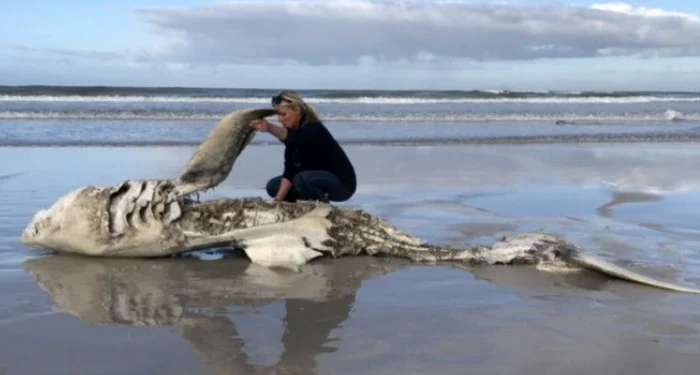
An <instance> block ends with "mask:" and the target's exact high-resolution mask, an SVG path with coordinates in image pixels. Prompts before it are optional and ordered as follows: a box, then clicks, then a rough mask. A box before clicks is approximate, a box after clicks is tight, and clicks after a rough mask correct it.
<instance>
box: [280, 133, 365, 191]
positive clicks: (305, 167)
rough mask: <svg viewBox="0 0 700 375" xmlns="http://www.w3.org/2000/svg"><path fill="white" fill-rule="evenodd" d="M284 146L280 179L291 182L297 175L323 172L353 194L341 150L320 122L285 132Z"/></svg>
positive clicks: (351, 177) (351, 170)
mask: <svg viewBox="0 0 700 375" xmlns="http://www.w3.org/2000/svg"><path fill="white" fill-rule="evenodd" d="M284 145H285V146H286V148H285V150H284V172H283V174H282V176H283V177H285V178H287V179H288V180H289V181H294V176H296V174H297V173H299V172H301V171H309V170H325V171H329V172H331V173H333V174H335V175H336V176H338V178H339V179H340V181H341V182H342V183H343V185H345V187H346V188H347V189H348V190H350V191H351V192H352V193H354V192H355V189H356V188H357V177H356V176H355V169H354V167H353V165H352V163H351V162H350V159H348V156H347V155H346V154H345V151H343V148H342V147H340V144H338V142H337V141H336V140H335V138H333V136H332V135H331V133H330V132H329V131H328V129H327V128H326V127H325V126H324V125H323V124H322V123H321V122H311V123H307V124H305V125H303V126H300V127H299V128H297V129H291V130H290V129H287V138H286V139H285V140H284Z"/></svg>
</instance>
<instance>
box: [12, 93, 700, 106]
mask: <svg viewBox="0 0 700 375" xmlns="http://www.w3.org/2000/svg"><path fill="white" fill-rule="evenodd" d="M307 100H308V101H309V102H311V103H335V104H343V103H346V104H396V105H400V104H405V105H410V104H440V103H446V104H449V103H456V104H459V103H465V104H467V103H472V104H477V103H532V104H538V103H539V104H546V103H550V104H557V103H559V104H567V103H568V104H576V103H589V104H632V103H653V102H700V96H698V97H680V96H676V97H673V96H651V95H646V96H645V95H642V96H625V97H605V96H591V97H528V98H517V97H513V98H504V97H497V98H416V97H370V96H359V97H346V98H321V97H308V98H307ZM0 102H93V103H100V102H157V103H241V104H266V105H267V104H269V103H270V98H268V97H188V96H144V95H128V96H124V95H102V96H92V95H90V96H83V95H0Z"/></svg>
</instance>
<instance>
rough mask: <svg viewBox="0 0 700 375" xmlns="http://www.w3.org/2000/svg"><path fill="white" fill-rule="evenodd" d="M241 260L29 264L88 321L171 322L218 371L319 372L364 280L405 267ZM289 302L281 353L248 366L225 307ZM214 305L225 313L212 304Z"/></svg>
mask: <svg viewBox="0 0 700 375" xmlns="http://www.w3.org/2000/svg"><path fill="white" fill-rule="evenodd" d="M240 260H241V259H224V260H219V261H215V262H203V261H199V260H190V259H171V260H164V261H159V262H153V261H148V260H137V259H95V258H88V257H80V256H44V257H38V258H34V259H30V260H27V261H26V262H25V263H24V269H25V271H26V272H27V273H28V274H29V275H31V277H32V278H33V279H34V280H35V281H36V283H37V284H38V285H39V287H40V288H41V289H42V290H44V291H45V292H46V293H48V294H49V295H50V296H51V297H52V298H53V300H54V302H55V304H56V305H57V307H58V308H59V309H60V310H62V311H64V312H67V313H69V314H71V315H74V316H77V317H78V318H79V319H81V321H83V322H84V323H86V324H89V325H129V326H142V325H150V326H153V325H158V326H173V327H174V328H175V330H176V331H177V332H178V333H179V334H180V335H181V336H182V337H183V338H184V339H185V340H186V341H187V342H188V344H189V345H190V346H191V348H192V350H193V352H194V353H195V355H196V358H197V359H198V361H200V362H201V363H202V364H204V365H206V366H207V367H209V368H211V369H213V370H214V373H217V374H272V373H279V371H282V372H284V373H287V372H290V371H291V373H304V374H309V373H314V369H315V368H316V362H315V361H316V360H315V358H316V356H317V355H318V354H321V353H326V352H329V351H333V348H332V347H328V346H325V345H326V344H327V343H328V342H329V340H330V338H329V336H330V333H331V331H332V330H334V329H336V328H338V327H339V325H340V324H342V322H343V321H345V320H346V319H347V318H348V315H349V313H350V310H351V308H352V305H353V303H354V302H355V295H356V293H357V291H358V290H359V288H360V286H361V284H362V282H363V281H364V280H368V279H371V278H374V277H378V276H381V275H384V274H388V273H390V272H393V271H395V270H398V269H399V268H402V267H405V266H408V265H409V263H408V262H404V261H400V260H389V259H381V258H374V257H367V258H347V259H343V260H342V261H326V262H316V263H314V264H310V265H309V266H308V267H305V268H304V269H303V270H302V271H300V272H294V271H289V270H279V269H278V270H272V269H270V268H267V267H263V266H260V265H256V264H254V263H249V262H244V261H240ZM280 301H283V302H284V303H285V308H286V317H285V321H286V324H285V326H286V329H285V332H284V335H283V337H282V344H283V346H284V352H283V353H282V354H281V356H280V359H279V361H278V362H277V363H276V364H275V365H273V366H269V367H268V366H258V365H255V364H252V363H251V361H250V360H249V358H248V355H247V354H246V351H245V345H246V343H245V342H244V340H243V339H242V338H241V335H240V334H239V332H238V330H237V327H236V325H235V323H234V322H233V321H231V320H230V319H229V318H228V317H227V316H226V315H223V314H221V313H220V312H221V311H225V310H227V309H232V308H236V307H238V308H243V309H245V308H254V307H258V306H263V305H267V304H272V303H275V302H280ZM215 311H218V312H219V313H217V312H215Z"/></svg>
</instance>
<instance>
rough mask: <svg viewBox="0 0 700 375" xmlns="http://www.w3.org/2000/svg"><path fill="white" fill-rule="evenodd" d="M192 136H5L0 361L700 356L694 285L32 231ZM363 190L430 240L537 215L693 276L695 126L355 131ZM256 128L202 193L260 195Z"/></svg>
mask: <svg viewBox="0 0 700 375" xmlns="http://www.w3.org/2000/svg"><path fill="white" fill-rule="evenodd" d="M192 150H193V147H191V146H181V147H174V146H169V147H150V146H149V147H145V146H144V147H68V146H66V147H40V146H34V147H20V146H15V147H3V148H0V192H1V196H2V198H0V281H1V282H0V332H2V334H1V335H0V346H1V347H2V348H3V350H2V351H0V374H8V375H9V374H12V375H14V374H96V373H99V374H122V373H129V374H132V375H136V374H164V373H167V374H232V373H237V374H334V375H335V374H516V373H517V374H532V375H542V374H594V373H595V374H630V375H633V374H634V375H645V374H697V373H698V370H697V369H698V367H699V366H700V356H698V353H699V352H700V349H699V348H700V312H699V311H700V297H698V296H697V295H691V294H680V293H675V292H668V291H664V290H658V289H654V288H650V287H645V286H639V285H635V284H631V283H628V282H624V281H618V280H612V279H609V278H606V277H601V276H599V275H596V274H592V273H564V274H552V273H546V272H543V271H539V270H536V269H534V268H531V267H525V266H491V267H484V266H480V267H466V266H459V265H419V264H411V263H408V262H405V261H401V260H395V259H378V258H369V257H358V258H346V259H336V260H329V259H324V260H321V261H318V262H314V263H312V264H310V265H309V266H308V267H306V268H304V269H303V270H302V271H301V272H299V273H294V272H283V271H277V270H270V269H266V268H262V267H257V266H254V265H251V264H249V262H248V261H247V260H245V259H222V260H217V261H205V260H198V259H164V260H118V259H92V258H83V257H72V256H56V255H47V254H46V253H45V252H42V251H38V250H35V249H30V248H27V247H25V246H23V245H21V244H20V243H19V237H20V234H21V231H22V230H23V229H24V226H25V225H26V224H27V223H28V221H29V219H30V217H31V216H32V215H33V213H34V212H36V211H37V210H38V209H40V208H43V207H47V206H49V205H50V204H52V203H53V202H54V201H55V200H56V199H57V198H58V197H60V196H61V195H63V194H65V193H66V192H68V191H69V190H71V189H74V188H78V187H81V186H84V185H88V184H93V185H101V184H103V185H107V184H115V183H118V182H121V181H122V180H124V179H127V178H170V177H174V176H176V175H178V174H179V173H180V172H181V171H182V168H183V166H184V165H185V162H186V161H187V159H188V158H189V156H190V155H191V153H192ZM346 150H347V151H348V153H349V154H350V157H351V158H352V159H353V161H354V162H355V164H356V168H357V172H358V177H359V181H360V187H359V190H358V193H357V195H356V196H355V197H354V198H353V199H352V200H350V201H348V202H345V203H342V204H341V205H344V206H353V207H361V208H363V209H365V210H367V211H369V212H372V213H374V214H377V215H381V216H382V217H384V218H385V219H386V220H388V221H389V222H391V223H392V224H394V225H395V226H397V227H399V228H401V229H403V230H405V231H407V232H409V233H412V234H414V235H417V236H420V237H422V238H424V239H426V240H428V241H431V242H434V243H440V244H450V245H468V244H473V243H485V244H492V243H493V242H495V241H496V240H497V239H498V238H499V237H501V236H503V235H507V234H514V233H519V232H527V231H546V232H553V233H557V234H559V235H562V236H564V237H565V238H567V239H568V240H570V241H572V242H574V243H576V244H577V245H579V246H581V247H582V248H583V250H584V251H586V252H589V253H592V254H596V255H599V256H601V257H604V258H605V259H608V260H611V261H613V262H615V263H617V264H620V265H623V266H625V267H628V268H630V269H632V270H635V271H638V272H640V273H644V274H646V275H649V276H653V277H656V278H659V279H662V280H664V281H670V282H674V283H678V284H682V285H687V286H692V287H696V288H697V287H700V252H699V250H700V245H699V244H700V229H699V227H698V225H697V223H698V222H700V211H698V209H697V207H698V204H699V203H700V194H699V189H698V188H699V187H700V170H699V169H698V168H697V167H696V165H697V160H698V159H700V150H698V148H697V147H696V146H695V145H694V144H692V143H686V142H684V143H655V144H644V143H629V144H617V143H605V144H596V143H591V144H529V145H512V144H511V145H509V144H504V145H489V146H484V145H460V146H450V145H444V144H443V145H418V146H415V145H414V146H390V145H348V146H346ZM282 151H283V150H282V148H281V147H280V146H279V145H274V144H271V145H267V146H266V145H260V144H258V145H253V146H250V147H249V148H247V149H246V150H245V152H244V153H243V154H242V155H241V157H240V158H239V160H238V161H237V162H236V165H235V166H234V168H233V170H232V172H231V175H230V176H229V178H228V179H227V180H226V181H225V182H224V183H222V184H221V185H220V186H219V187H217V188H216V189H215V190H213V191H210V192H208V193H206V194H205V195H202V196H201V198H202V199H211V198H215V197H241V196H263V194H264V190H263V187H264V185H265V183H266V181H267V179H268V178H269V177H272V176H274V175H276V174H279V173H280V172H281V160H282Z"/></svg>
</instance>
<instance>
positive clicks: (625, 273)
mask: <svg viewBox="0 0 700 375" xmlns="http://www.w3.org/2000/svg"><path fill="white" fill-rule="evenodd" d="M571 260H572V261H573V262H574V263H576V264H578V265H580V266H582V267H584V268H587V269H591V270H595V271H598V272H601V273H603V274H605V275H608V276H612V277H617V278H619V279H623V280H627V281H632V282H636V283H639V284H642V285H647V286H652V287H656V288H660V289H666V290H671V291H675V292H683V293H695V294H700V290H699V289H694V288H689V287H684V286H681V285H675V284H671V283H667V282H664V281H660V280H655V279H652V278H651V277H648V276H644V275H641V274H638V273H636V272H633V271H630V270H627V269H624V268H622V267H620V266H618V265H616V264H613V263H610V262H608V261H605V260H603V259H600V258H598V257H595V256H592V255H585V254H577V255H575V256H573V257H572V258H571Z"/></svg>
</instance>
